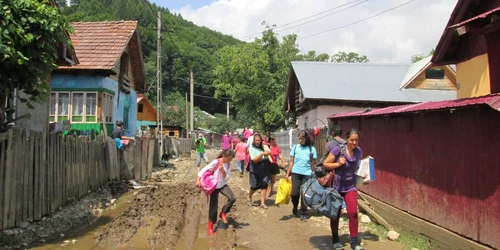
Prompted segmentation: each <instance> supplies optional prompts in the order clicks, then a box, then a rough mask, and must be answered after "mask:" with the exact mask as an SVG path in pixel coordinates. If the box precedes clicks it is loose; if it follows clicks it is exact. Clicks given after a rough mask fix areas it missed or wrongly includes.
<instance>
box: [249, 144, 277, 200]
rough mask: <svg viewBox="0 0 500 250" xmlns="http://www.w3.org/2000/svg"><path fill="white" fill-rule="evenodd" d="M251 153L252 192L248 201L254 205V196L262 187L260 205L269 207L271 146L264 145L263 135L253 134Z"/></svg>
mask: <svg viewBox="0 0 500 250" xmlns="http://www.w3.org/2000/svg"><path fill="white" fill-rule="evenodd" d="M249 153H250V193H249V194H248V198H247V203H248V205H249V206H252V196H253V194H254V193H255V191H257V190H259V189H260V207H261V208H264V209H267V206H266V204H265V200H266V193H267V186H268V185H269V160H268V156H269V155H271V152H270V151H269V148H268V147H267V146H264V145H262V136H261V135H260V134H254V135H253V143H252V145H251V146H250V148H249Z"/></svg>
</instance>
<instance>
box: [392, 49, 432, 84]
mask: <svg viewBox="0 0 500 250" xmlns="http://www.w3.org/2000/svg"><path fill="white" fill-rule="evenodd" d="M431 58H432V56H428V57H426V58H423V59H422V60H420V61H418V62H415V63H413V64H412V65H410V67H409V68H408V71H407V72H406V75H405V77H404V78H403V81H402V82H401V85H400V86H399V89H402V88H404V87H406V86H407V85H408V84H410V82H411V81H413V80H414V79H415V78H416V77H417V76H418V75H419V74H420V73H422V71H424V70H425V69H426V68H427V66H429V64H430V63H431Z"/></svg>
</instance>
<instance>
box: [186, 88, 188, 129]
mask: <svg viewBox="0 0 500 250" xmlns="http://www.w3.org/2000/svg"><path fill="white" fill-rule="evenodd" d="M188 112H189V109H188V93H187V92H186V138H188V131H187V130H188V127H189V118H188Z"/></svg>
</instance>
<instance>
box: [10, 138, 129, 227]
mask: <svg viewBox="0 0 500 250" xmlns="http://www.w3.org/2000/svg"><path fill="white" fill-rule="evenodd" d="M119 178H120V169H119V164H118V157H117V149H116V144H115V142H114V140H112V139H111V138H109V137H105V136H103V135H99V136H97V137H96V139H95V140H90V137H88V136H79V137H75V136H63V135H56V134H49V135H48V136H47V134H45V133H42V132H34V131H25V130H20V129H11V130H9V131H8V132H6V133H3V134H0V229H2V230H3V229H6V228H11V227H15V226H19V224H20V223H21V222H23V221H29V222H31V221H35V220H40V219H41V218H42V217H43V216H45V215H47V214H50V213H52V212H55V211H56V210H57V209H58V208H59V207H60V206H62V205H65V204H66V203H68V202H69V201H72V200H77V199H79V198H81V197H82V196H84V195H86V194H88V192H89V191H94V190H97V189H99V188H101V187H103V186H104V185H105V184H106V183H107V182H108V181H111V180H118V179H119Z"/></svg>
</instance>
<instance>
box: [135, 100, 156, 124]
mask: <svg viewBox="0 0 500 250" xmlns="http://www.w3.org/2000/svg"><path fill="white" fill-rule="evenodd" d="M139 104H142V112H139V111H137V120H138V121H151V122H156V112H154V108H153V106H151V104H150V103H149V102H145V101H144V99H143V100H141V101H140V102H139V103H138V105H137V106H139Z"/></svg>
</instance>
